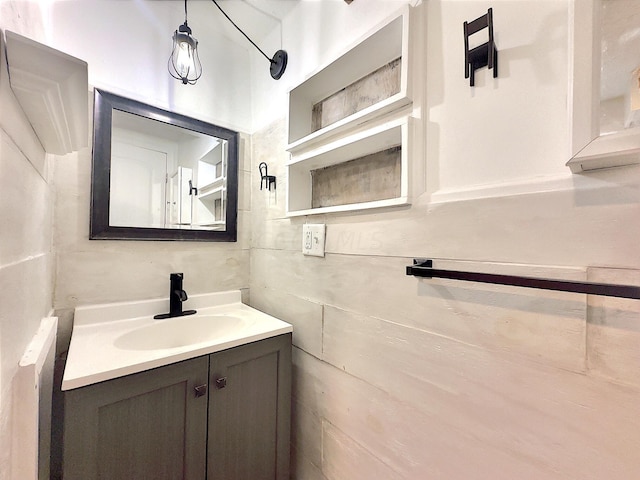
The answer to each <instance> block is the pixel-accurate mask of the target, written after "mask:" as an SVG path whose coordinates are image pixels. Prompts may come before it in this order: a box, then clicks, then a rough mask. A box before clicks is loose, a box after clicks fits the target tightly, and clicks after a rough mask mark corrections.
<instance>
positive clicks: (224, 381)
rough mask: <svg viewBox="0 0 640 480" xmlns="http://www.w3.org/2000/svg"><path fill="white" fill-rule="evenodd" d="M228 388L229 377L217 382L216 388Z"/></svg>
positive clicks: (219, 379)
mask: <svg viewBox="0 0 640 480" xmlns="http://www.w3.org/2000/svg"><path fill="white" fill-rule="evenodd" d="M226 386H227V377H220V378H218V379H217V380H216V387H218V388H224V387H226Z"/></svg>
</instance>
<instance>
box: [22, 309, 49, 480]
mask: <svg viewBox="0 0 640 480" xmlns="http://www.w3.org/2000/svg"><path fill="white" fill-rule="evenodd" d="M57 328H58V318H57V317H47V318H43V319H42V321H41V322H40V328H39V329H38V331H37V332H36V334H35V335H34V337H33V339H32V340H31V342H30V343H29V345H27V348H26V350H25V352H24V355H23V356H22V359H21V360H20V364H19V368H18V372H17V374H16V376H15V379H14V382H15V388H14V395H15V396H14V399H13V405H14V411H13V432H14V434H13V441H12V445H11V452H12V453H11V463H12V469H11V470H12V478H13V479H15V480H18V479H19V480H37V479H48V478H49V456H50V455H49V453H50V449H51V395H52V388H53V364H54V361H55V343H56V342H55V339H56V332H57Z"/></svg>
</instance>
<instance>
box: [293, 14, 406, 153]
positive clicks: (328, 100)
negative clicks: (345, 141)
mask: <svg viewBox="0 0 640 480" xmlns="http://www.w3.org/2000/svg"><path fill="white" fill-rule="evenodd" d="M410 11H411V10H410V8H409V7H408V6H407V7H404V8H403V9H402V10H401V11H400V12H399V13H398V14H396V15H395V16H393V17H392V18H390V19H388V20H387V21H385V22H383V23H382V24H381V25H379V26H378V27H376V28H375V29H374V30H373V31H372V32H370V33H368V34H367V35H365V36H364V38H363V39H361V40H360V41H359V42H356V44H355V45H354V46H353V47H351V48H349V49H348V50H347V51H346V52H345V53H343V54H342V55H340V56H339V57H338V58H337V59H335V60H334V61H332V62H331V63H329V64H328V65H326V66H324V67H322V68H320V69H319V70H318V71H317V72H316V73H314V74H312V75H311V76H310V77H309V78H308V79H306V80H305V81H303V82H302V83H301V84H300V85H298V86H296V87H295V88H293V89H292V90H291V91H290V92H289V118H288V123H289V136H288V146H287V150H288V151H289V152H291V153H296V152H300V151H302V150H305V149H307V148H313V147H314V146H315V145H317V144H318V143H320V142H322V141H326V140H327V139H328V138H329V137H333V136H335V135H337V134H339V133H344V132H346V131H347V130H349V129H352V128H353V127H355V126H357V125H360V124H362V123H365V122H367V121H369V120H371V119H373V118H374V117H377V116H381V115H383V114H385V113H388V112H391V111H393V110H396V109H398V108H401V107H403V106H406V105H409V104H410V103H411V92H410V87H409V85H410V82H409V81H408V79H409V65H410V61H409V55H408V52H409V13H410Z"/></svg>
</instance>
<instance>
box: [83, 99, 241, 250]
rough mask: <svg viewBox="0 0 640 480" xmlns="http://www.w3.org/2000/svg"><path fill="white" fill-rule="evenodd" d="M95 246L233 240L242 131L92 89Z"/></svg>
mask: <svg viewBox="0 0 640 480" xmlns="http://www.w3.org/2000/svg"><path fill="white" fill-rule="evenodd" d="M93 116H94V118H93V120H94V126H93V157H92V171H91V224H90V229H89V231H90V233H89V238H90V239H92V240H183V241H213V242H215V241H218V242H235V241H236V239H237V216H238V212H237V210H238V133H237V132H234V131H232V130H228V129H226V128H222V127H219V126H216V125H213V124H210V123H206V122H203V121H201V120H197V119H194V118H190V117H186V116H184V115H180V114H177V113H173V112H169V111H166V110H162V109H160V108H157V107H153V106H151V105H147V104H144V103H141V102H138V101H136V100H132V99H129V98H125V97H121V96H118V95H115V94H112V93H109V92H105V91H103V90H99V89H95V99H94V111H93Z"/></svg>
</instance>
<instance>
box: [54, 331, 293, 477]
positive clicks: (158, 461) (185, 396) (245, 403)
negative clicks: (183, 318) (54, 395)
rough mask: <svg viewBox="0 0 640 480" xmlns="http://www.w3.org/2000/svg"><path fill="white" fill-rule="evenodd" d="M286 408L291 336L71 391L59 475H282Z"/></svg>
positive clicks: (286, 474) (288, 404) (284, 474)
mask: <svg viewBox="0 0 640 480" xmlns="http://www.w3.org/2000/svg"><path fill="white" fill-rule="evenodd" d="M204 385H208V386H207V387H205V388H202V386H204ZM290 409H291V334H285V335H280V336H277V337H273V338H268V339H266V340H261V341H258V342H254V343H251V344H247V345H243V346H240V347H235V348H232V349H229V350H224V351H221V352H217V353H213V354H211V355H207V356H203V357H198V358H194V359H191V360H186V361H183V362H180V363H176V364H172V365H168V366H165V367H160V368H156V369H154V370H149V371H146V372H141V373H137V374H133V375H129V376H126V377H121V378H117V379H114V380H109V381H105V382H102V383H98V384H94V385H89V386H87V387H82V388H78V389H75V390H69V391H67V392H65V420H64V459H63V471H64V474H63V479H64V480H98V479H100V480H131V479H140V480H143V479H148V480H205V479H207V480H223V479H224V480H262V479H264V480H267V479H268V480H285V479H288V478H289V432H290V411H291V410H290Z"/></svg>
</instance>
